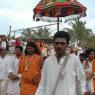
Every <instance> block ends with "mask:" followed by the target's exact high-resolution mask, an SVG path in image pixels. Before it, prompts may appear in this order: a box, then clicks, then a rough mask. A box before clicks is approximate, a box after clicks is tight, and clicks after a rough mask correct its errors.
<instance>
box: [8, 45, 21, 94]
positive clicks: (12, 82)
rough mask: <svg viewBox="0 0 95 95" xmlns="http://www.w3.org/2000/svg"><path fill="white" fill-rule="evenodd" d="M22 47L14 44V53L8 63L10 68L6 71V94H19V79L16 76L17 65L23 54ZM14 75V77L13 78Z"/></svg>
mask: <svg viewBox="0 0 95 95" xmlns="http://www.w3.org/2000/svg"><path fill="white" fill-rule="evenodd" d="M22 52H23V48H22V46H16V48H15V55H14V56H13V57H12V62H11V64H10V66H9V67H10V69H9V71H8V73H9V75H8V77H9V83H8V89H7V94H8V95H20V87H19V83H20V79H19V76H18V67H19V60H20V58H21V57H22V56H23V55H22ZM13 77H15V78H13Z"/></svg>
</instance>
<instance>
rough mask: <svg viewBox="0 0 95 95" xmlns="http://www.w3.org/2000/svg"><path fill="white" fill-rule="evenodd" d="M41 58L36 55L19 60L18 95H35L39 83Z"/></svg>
mask: <svg viewBox="0 0 95 95" xmlns="http://www.w3.org/2000/svg"><path fill="white" fill-rule="evenodd" d="M40 70H41V57H40V56H39V55H37V54H33V55H32V56H29V55H28V56H25V57H23V58H22V59H21V60H20V64H19V69H18V73H19V74H21V82H20V95H35V92H36V89H37V87H38V84H39V81H40Z"/></svg>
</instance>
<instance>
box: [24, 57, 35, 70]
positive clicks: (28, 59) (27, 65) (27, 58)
mask: <svg viewBox="0 0 95 95" xmlns="http://www.w3.org/2000/svg"><path fill="white" fill-rule="evenodd" d="M33 59H34V56H32V57H31V58H29V56H26V60H25V71H27V70H28V68H29V66H30V64H31V62H32V60H33Z"/></svg>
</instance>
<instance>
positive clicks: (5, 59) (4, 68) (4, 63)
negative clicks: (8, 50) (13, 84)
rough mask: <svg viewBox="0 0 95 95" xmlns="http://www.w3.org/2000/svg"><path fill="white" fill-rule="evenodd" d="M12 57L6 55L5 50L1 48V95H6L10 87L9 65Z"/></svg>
mask: <svg viewBox="0 0 95 95" xmlns="http://www.w3.org/2000/svg"><path fill="white" fill-rule="evenodd" d="M10 63H11V57H10V56H8V55H6V54H5V49H4V48H1V47H0V95H6V93H7V86H8V78H7V76H8V65H9V64H10Z"/></svg>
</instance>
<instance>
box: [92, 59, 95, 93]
mask: <svg viewBox="0 0 95 95" xmlns="http://www.w3.org/2000/svg"><path fill="white" fill-rule="evenodd" d="M92 72H93V73H94V76H95V59H94V60H93V64H92ZM93 87H94V93H95V77H94V78H93Z"/></svg>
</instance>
